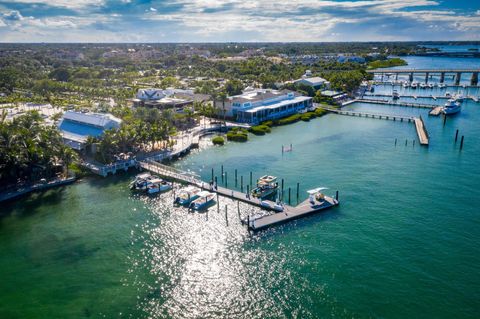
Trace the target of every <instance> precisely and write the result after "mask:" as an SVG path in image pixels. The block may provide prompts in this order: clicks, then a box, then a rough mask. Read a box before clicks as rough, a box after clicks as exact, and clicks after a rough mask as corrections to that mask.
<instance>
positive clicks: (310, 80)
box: [295, 76, 328, 86]
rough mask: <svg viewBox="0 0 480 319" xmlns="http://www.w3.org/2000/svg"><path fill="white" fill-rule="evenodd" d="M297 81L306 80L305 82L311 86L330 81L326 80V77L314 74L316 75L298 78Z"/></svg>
mask: <svg viewBox="0 0 480 319" xmlns="http://www.w3.org/2000/svg"><path fill="white" fill-rule="evenodd" d="M295 82H304V83H307V84H309V85H311V86H317V85H322V84H324V83H327V82H328V81H327V80H325V79H324V78H321V77H318V76H314V77H309V78H301V79H298V80H297V81H295Z"/></svg>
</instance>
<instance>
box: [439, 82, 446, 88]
mask: <svg viewBox="0 0 480 319" xmlns="http://www.w3.org/2000/svg"><path fill="white" fill-rule="evenodd" d="M438 87H439V88H440V89H444V88H446V87H447V85H446V84H445V83H438Z"/></svg>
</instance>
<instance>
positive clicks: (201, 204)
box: [189, 191, 215, 211]
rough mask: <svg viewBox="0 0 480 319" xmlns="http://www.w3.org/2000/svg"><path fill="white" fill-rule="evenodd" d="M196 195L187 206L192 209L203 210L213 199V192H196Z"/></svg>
mask: <svg viewBox="0 0 480 319" xmlns="http://www.w3.org/2000/svg"><path fill="white" fill-rule="evenodd" d="M197 195H198V197H197V198H196V199H195V200H193V201H192V202H191V203H190V205H189V208H190V209H192V210H197V211H198V210H203V209H205V208H207V207H208V206H209V205H210V204H212V203H213V202H214V201H215V194H214V193H210V192H207V191H201V192H198V194H197Z"/></svg>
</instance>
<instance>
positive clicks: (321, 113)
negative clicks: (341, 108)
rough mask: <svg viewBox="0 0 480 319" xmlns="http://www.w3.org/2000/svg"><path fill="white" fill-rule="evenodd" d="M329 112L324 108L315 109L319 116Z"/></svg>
mask: <svg viewBox="0 0 480 319" xmlns="http://www.w3.org/2000/svg"><path fill="white" fill-rule="evenodd" d="M327 113H328V111H326V110H324V109H320V108H317V109H315V115H316V116H318V117H320V116H323V115H325V114H327Z"/></svg>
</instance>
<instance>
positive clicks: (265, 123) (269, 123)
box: [260, 121, 273, 127]
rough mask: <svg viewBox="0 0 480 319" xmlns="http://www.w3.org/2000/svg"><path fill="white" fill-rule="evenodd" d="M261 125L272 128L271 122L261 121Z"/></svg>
mask: <svg viewBox="0 0 480 319" xmlns="http://www.w3.org/2000/svg"><path fill="white" fill-rule="evenodd" d="M260 124H261V125H266V126H269V127H272V126H273V121H263V122H262V123H260Z"/></svg>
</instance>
